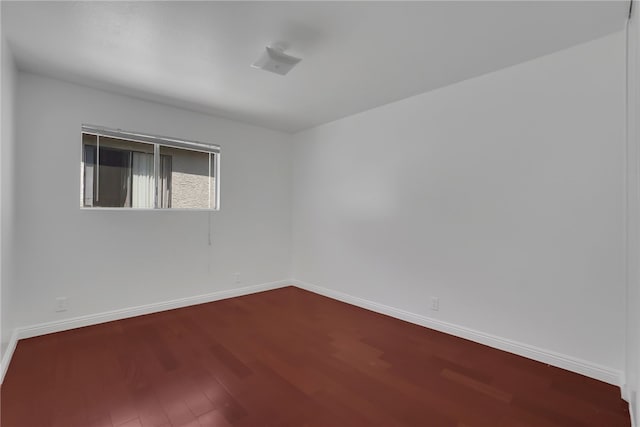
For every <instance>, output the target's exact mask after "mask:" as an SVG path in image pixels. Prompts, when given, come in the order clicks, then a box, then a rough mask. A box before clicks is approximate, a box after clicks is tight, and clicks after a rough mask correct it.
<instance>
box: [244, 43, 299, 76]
mask: <svg viewBox="0 0 640 427" xmlns="http://www.w3.org/2000/svg"><path fill="white" fill-rule="evenodd" d="M301 60H302V58H296V57H295V56H291V55H287V54H286V53H284V49H283V48H281V47H279V46H267V47H266V48H265V52H263V53H262V55H261V56H260V58H259V59H258V60H257V61H256V62H254V63H253V64H251V66H252V67H253V68H259V69H261V70H265V71H271V72H272V73H276V74H280V75H281V76H284V75H285V74H287V73H288V72H289V71H291V69H292V68H293V67H295V65H296V64H297V63H298V62H300V61H301Z"/></svg>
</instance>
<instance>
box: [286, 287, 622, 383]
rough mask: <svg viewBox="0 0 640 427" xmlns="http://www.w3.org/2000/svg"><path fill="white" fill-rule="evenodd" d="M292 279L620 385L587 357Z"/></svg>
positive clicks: (618, 375) (613, 373) (618, 374)
mask: <svg viewBox="0 0 640 427" xmlns="http://www.w3.org/2000/svg"><path fill="white" fill-rule="evenodd" d="M292 283H293V284H294V285H295V286H297V287H298V288H300V289H305V290H307V291H310V292H314V293H316V294H320V295H324V296H326V297H329V298H333V299H336V300H338V301H342V302H345V303H347V304H351V305H355V306H358V307H361V308H365V309H367V310H371V311H375V312H376V313H381V314H385V315H387V316H391V317H394V318H396V319H401V320H404V321H407V322H410V323H414V324H416V325H420V326H424V327H427V328H430V329H434V330H436V331H440V332H444V333H447V334H450V335H454V336H456V337H460V338H465V339H468V340H470V341H474V342H477V343H480V344H484V345H488V346H490V347H494V348H497V349H500V350H504V351H508V352H509V353H513V354H517V355H519V356H523V357H527V358H529V359H533V360H536V361H538V362H542V363H546V364H548V365H552V366H555V367H558V368H562V369H566V370H568V371H572V372H576V373H578V374H582V375H585V376H587V377H591V378H595V379H597V380H600V381H604V382H606V383H609V384H613V385H616V386H619V387H621V386H622V383H623V374H622V371H619V370H616V369H611V368H608V367H606V366H601V365H598V364H596V363H592V362H589V361H586V360H581V359H577V358H575V357H571V356H567V355H564V354H560V353H556V352H553V351H550V350H545V349H543V348H539V347H535V346H532V345H528V344H524V343H520V342H517V341H513V340H510V339H506V338H502V337H498V336H495V335H491V334H487V333H484V332H481V331H477V330H474V329H470V328H466V327H464V326H458V325H455V324H452V323H448V322H443V321H441V320H437V319H433V318H430V317H426V316H423V315H420V314H415V313H411V312H408V311H404V310H401V309H398V308H394V307H390V306H388V305H384V304H380V303H377V302H374V301H370V300H366V299H363V298H359V297H355V296H353V295H349V294H345V293H343V292H339V291H335V290H333V289H328V288H325V287H322V286H317V285H314V284H311V283H306V282H302V281H299V280H293V281H292Z"/></svg>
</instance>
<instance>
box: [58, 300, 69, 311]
mask: <svg viewBox="0 0 640 427" xmlns="http://www.w3.org/2000/svg"><path fill="white" fill-rule="evenodd" d="M68 308H69V300H68V299H67V297H57V298H56V311H67V309H68Z"/></svg>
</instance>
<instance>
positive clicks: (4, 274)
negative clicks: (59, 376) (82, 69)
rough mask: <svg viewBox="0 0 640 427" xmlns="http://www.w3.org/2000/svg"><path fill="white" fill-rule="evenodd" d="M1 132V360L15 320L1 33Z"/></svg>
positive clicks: (10, 79) (7, 68) (9, 129)
mask: <svg viewBox="0 0 640 427" xmlns="http://www.w3.org/2000/svg"><path fill="white" fill-rule="evenodd" d="M1 50H2V71H1V74H2V114H1V116H2V136H1V138H2V139H1V142H0V194H1V196H0V236H1V239H0V240H1V244H0V360H2V357H3V356H4V353H5V350H6V348H7V345H8V341H9V339H10V337H11V333H12V329H13V327H14V324H13V323H12V318H11V316H10V310H11V309H12V308H13V307H12V304H11V303H10V302H11V301H12V299H11V297H12V288H13V285H14V268H13V261H14V260H13V245H14V225H15V223H14V221H15V216H14V201H15V199H14V196H15V193H14V191H13V183H14V180H13V175H14V166H13V164H14V147H15V133H14V92H15V84H16V82H15V75H16V69H15V64H14V61H13V57H12V55H11V51H10V49H9V46H8V44H7V42H6V40H5V38H4V35H3V36H2V48H1ZM0 377H1V374H0Z"/></svg>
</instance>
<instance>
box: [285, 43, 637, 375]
mask: <svg viewBox="0 0 640 427" xmlns="http://www.w3.org/2000/svg"><path fill="white" fill-rule="evenodd" d="M434 66H437V64H434ZM346 90H348V89H346ZM624 154H625V146H624V34H623V33H616V34H613V35H610V36H607V37H605V38H602V39H598V40H595V41H592V42H589V43H586V44H583V45H580V46H577V47H573V48H570V49H567V50H564V51H561V52H557V53H554V54H552V55H548V56H545V57H541V58H538V59H535V60H532V61H529V62H526V63H522V64H519V65H517V66H513V67H511V68H507V69H503V70H500V71H498V72H494V73H491V74H487V75H484V76H481V77H478V78H474V79H471V80H467V81H464V82H461V83H459V84H455V85H453V86H449V87H445V88H442V89H439V90H436V91H433V92H429V93H426V94H422V95H419V96H416V97H412V98H409V99H405V100H402V101H399V102H396V103H393V104H389V105H385V106H382V107H380V108H376V109H373V110H370V111H367V112H364V113H361V114H357V115H355V116H351V117H348V118H345V119H342V120H338V121H336V122H332V123H329V124H327V125H323V126H319V127H317V128H314V129H311V130H308V131H304V132H301V133H299V134H297V135H296V136H295V138H294V173H293V181H294V197H293V212H294V214H293V230H294V231H293V254H294V262H293V271H294V278H295V279H298V280H300V281H303V282H308V283H311V284H314V285H319V286H322V287H325V288H328V289H331V290H337V291H340V292H343V293H346V294H348V295H351V296H355V297H359V298H364V299H367V300H370V301H373V302H377V303H381V304H385V305H387V306H391V307H394V308H398V309H401V310H405V311H408V312H411V313H415V314H419V315H423V316H428V317H431V318H435V319H437V320H440V321H444V322H449V323H451V324H454V325H459V326H463V327H466V328H472V329H474V330H477V331H481V332H483V333H488V334H493V335H496V336H498V337H502V338H506V339H509V340H515V341H518V342H521V343H525V344H528V345H532V346H536V347H539V348H541V349H543V350H545V351H550V352H557V353H560V354H561V355H566V356H569V357H572V358H577V359H581V360H584V361H586V362H588V363H589V364H593V365H600V366H602V367H604V368H606V369H611V370H613V371H622V370H623V368H624V354H623V353H624V351H623V347H624V339H625V337H624V334H625V331H624V330H625V284H624V280H625V278H624V206H625V194H624V185H623V184H624V180H625V175H624V169H625V168H624V166H625V157H624ZM431 296H438V297H439V298H440V311H437V312H436V311H431V310H430V297H431Z"/></svg>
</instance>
